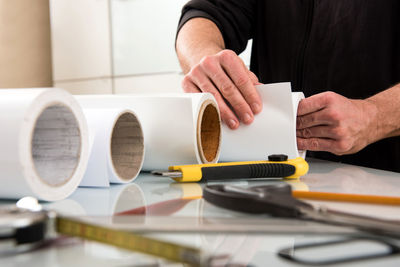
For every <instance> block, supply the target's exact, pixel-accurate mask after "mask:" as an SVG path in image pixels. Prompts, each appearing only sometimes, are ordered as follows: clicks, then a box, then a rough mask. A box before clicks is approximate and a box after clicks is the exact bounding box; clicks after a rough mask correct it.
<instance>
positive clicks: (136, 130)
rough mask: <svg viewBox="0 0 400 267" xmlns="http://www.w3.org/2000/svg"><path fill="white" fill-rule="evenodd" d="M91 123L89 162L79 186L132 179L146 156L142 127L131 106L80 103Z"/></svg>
mask: <svg viewBox="0 0 400 267" xmlns="http://www.w3.org/2000/svg"><path fill="white" fill-rule="evenodd" d="M81 106H82V108H83V113H84V115H85V117H86V120H87V123H88V126H89V140H90V141H89V142H90V146H89V151H90V157H89V163H88V167H87V169H86V173H85V176H84V178H83V180H82V182H81V183H80V186H101V187H108V186H109V185H110V182H111V183H129V182H131V181H133V180H134V179H135V178H136V177H137V176H138V174H139V172H140V170H141V168H142V165H143V160H144V143H143V131H142V127H141V124H140V121H139V119H138V118H137V116H136V114H135V113H134V112H133V111H132V110H129V109H107V108H102V109H93V108H86V107H85V105H84V104H82V105H81Z"/></svg>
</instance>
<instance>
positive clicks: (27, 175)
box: [0, 88, 89, 201]
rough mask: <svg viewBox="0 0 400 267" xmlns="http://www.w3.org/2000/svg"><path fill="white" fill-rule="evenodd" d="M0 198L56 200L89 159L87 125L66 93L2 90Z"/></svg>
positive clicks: (68, 189) (66, 191) (77, 180)
mask: <svg viewBox="0 0 400 267" xmlns="http://www.w3.org/2000/svg"><path fill="white" fill-rule="evenodd" d="M0 125H1V130H0V148H1V150H0V171H1V172H0V197H1V198H13V199H17V198H20V197H24V196H35V197H37V198H39V199H42V200H48V201H53V200H60V199H63V198H66V197H67V196H69V195H70V194H71V193H72V192H73V191H74V190H75V189H76V187H77V186H78V185H79V183H80V181H81V179H82V177H83V174H84V171H85V169H86V165H87V161H88V156H89V153H88V150H89V142H88V129H87V125H86V121H85V119H84V116H83V114H82V110H81V108H80V106H79V105H78V103H77V102H76V100H75V99H74V98H73V97H72V96H71V95H70V94H69V93H67V92H66V91H63V90H60V89H54V88H47V89H44V88H42V89H3V90H0Z"/></svg>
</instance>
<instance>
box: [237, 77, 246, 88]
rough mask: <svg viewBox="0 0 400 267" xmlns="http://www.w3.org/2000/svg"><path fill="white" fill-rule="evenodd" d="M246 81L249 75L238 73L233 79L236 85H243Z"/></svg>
mask: <svg viewBox="0 0 400 267" xmlns="http://www.w3.org/2000/svg"><path fill="white" fill-rule="evenodd" d="M248 81H249V77H248V76H247V75H240V76H238V77H237V78H236V79H235V84H236V85H237V86H238V87H243V86H245V85H246V84H247V82H248Z"/></svg>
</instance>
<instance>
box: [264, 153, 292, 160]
mask: <svg viewBox="0 0 400 267" xmlns="http://www.w3.org/2000/svg"><path fill="white" fill-rule="evenodd" d="M268 160H269V161H287V160H288V156H287V155H285V154H273V155H269V156H268Z"/></svg>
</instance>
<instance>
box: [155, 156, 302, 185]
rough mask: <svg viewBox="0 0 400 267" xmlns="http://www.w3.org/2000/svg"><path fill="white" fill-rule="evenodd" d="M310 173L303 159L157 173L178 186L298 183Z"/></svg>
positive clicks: (177, 168)
mask: <svg viewBox="0 0 400 267" xmlns="http://www.w3.org/2000/svg"><path fill="white" fill-rule="evenodd" d="M307 172H308V163H307V162H306V161H305V160H304V159H303V158H301V157H298V158H295V159H289V160H288V157H287V156H286V155H282V154H277V155H270V156H268V160H261V161H242V162H225V163H210V164H194V165H179V166H170V167H169V168H168V171H153V172H152V174H154V175H157V176H164V177H170V178H172V179H174V180H175V181H177V182H199V181H202V182H206V181H221V180H234V179H255V178H288V179H296V178H299V177H300V176H303V175H305V174H306V173H307Z"/></svg>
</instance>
